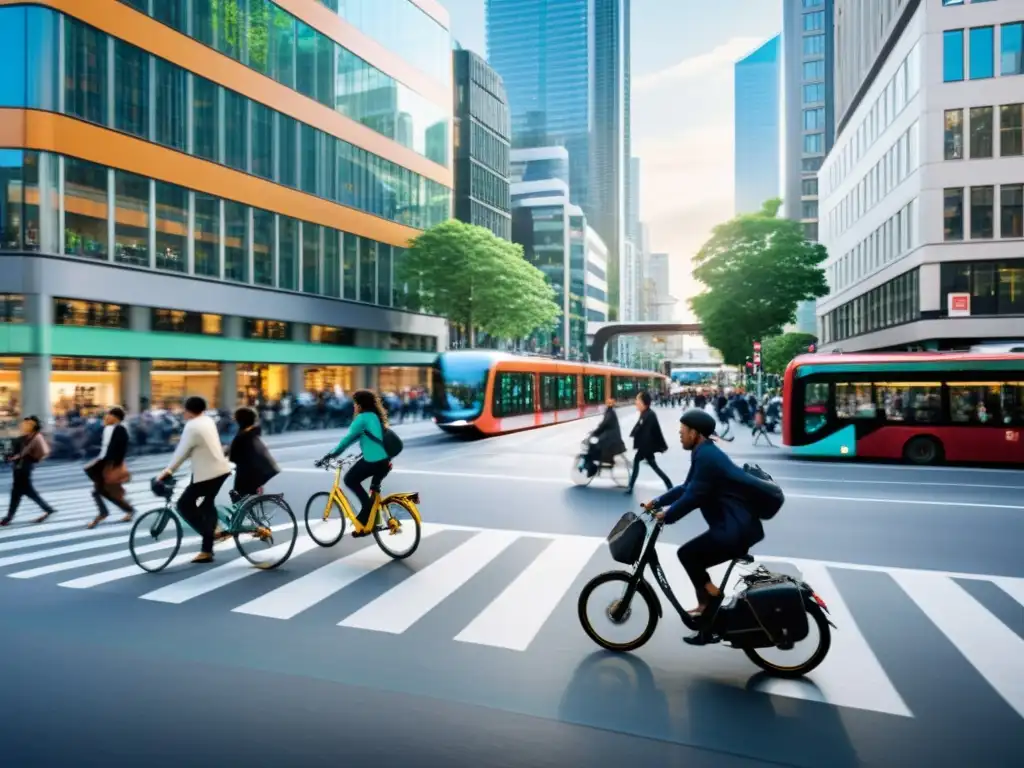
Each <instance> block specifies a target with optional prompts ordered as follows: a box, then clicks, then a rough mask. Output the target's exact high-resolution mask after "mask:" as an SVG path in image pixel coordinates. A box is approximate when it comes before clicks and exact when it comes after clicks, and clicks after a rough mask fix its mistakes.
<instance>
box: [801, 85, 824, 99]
mask: <svg viewBox="0 0 1024 768" xmlns="http://www.w3.org/2000/svg"><path fill="white" fill-rule="evenodd" d="M824 100H825V84H824V83H810V84H808V85H805V86H804V104H817V103H818V102H819V101H824Z"/></svg>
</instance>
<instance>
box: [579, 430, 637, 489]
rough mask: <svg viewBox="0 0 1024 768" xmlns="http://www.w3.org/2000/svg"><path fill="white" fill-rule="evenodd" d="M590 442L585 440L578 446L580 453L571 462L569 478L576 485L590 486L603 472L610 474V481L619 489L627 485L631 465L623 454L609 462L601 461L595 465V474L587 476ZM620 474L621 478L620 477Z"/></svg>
mask: <svg viewBox="0 0 1024 768" xmlns="http://www.w3.org/2000/svg"><path fill="white" fill-rule="evenodd" d="M590 440H591V438H587V439H586V440H584V441H583V443H582V444H581V445H580V452H579V454H577V456H576V459H575V460H574V461H573V465H572V470H571V474H570V477H571V478H572V481H573V482H574V483H575V484H576V485H590V484H591V483H592V482H593V481H594V478H595V477H600V476H601V475H603V474H604V473H605V472H610V473H611V476H612V481H613V482H614V483H615V484H616V485H617V486H619V487H620V488H625V487H626V486H627V485H628V484H629V476H630V474H632V472H633V463H632V462H631V461H630V460H629V458H628V457H627V456H626V454H624V453H620V454H619V455H618V456H615V457H614V458H613V459H612V460H611V461H601V462H599V463H598V465H597V473H596V474H594V475H588V474H587V453H588V452H589V450H590ZM620 473H621V476H620Z"/></svg>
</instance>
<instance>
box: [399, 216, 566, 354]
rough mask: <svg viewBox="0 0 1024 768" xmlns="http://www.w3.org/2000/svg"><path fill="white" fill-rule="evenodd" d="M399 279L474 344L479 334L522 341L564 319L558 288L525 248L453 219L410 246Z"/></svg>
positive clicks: (429, 309) (422, 302) (423, 303)
mask: <svg viewBox="0 0 1024 768" xmlns="http://www.w3.org/2000/svg"><path fill="white" fill-rule="evenodd" d="M398 279H399V280H400V281H402V282H406V283H408V284H412V285H418V286H419V292H420V301H421V304H422V306H423V309H424V310H426V311H428V312H432V313H434V314H438V315H441V316H442V317H446V318H448V320H449V322H451V323H453V324H454V325H456V326H458V327H460V328H463V329H465V330H466V331H467V332H468V334H469V337H470V342H471V343H472V341H473V338H474V334H475V331H483V332H484V333H486V334H488V335H489V336H492V337H495V338H499V339H518V338H523V337H525V336H528V335H529V334H531V333H533V332H534V331H535V330H537V329H538V328H542V327H546V326H550V325H551V324H552V323H553V322H555V320H557V319H558V317H559V316H560V315H561V309H560V308H559V306H558V305H557V304H556V303H555V301H554V295H555V294H554V290H553V289H552V288H551V286H550V285H548V283H547V281H546V280H545V279H544V273H543V272H541V271H540V270H539V269H537V268H536V267H534V266H533V265H532V264H530V263H529V262H527V261H526V260H525V259H524V258H523V249H522V247H521V246H519V245H516V244H514V243H510V242H508V241H507V240H502V239H500V238H498V237H495V236H494V234H493V233H492V232H491V231H490V230H488V229H484V228H483V227H476V226H473V225H471V224H465V223H463V222H461V221H456V220H455V219H450V220H448V221H445V222H442V223H441V224H438V225H436V226H434V227H432V228H431V229H428V230H427V231H426V232H424V233H423V234H421V235H419V236H417V237H416V238H415V239H414V240H413V241H412V242H411V243H410V244H409V250H408V251H407V252H406V255H405V258H404V259H403V260H402V262H401V265H400V268H399V275H398Z"/></svg>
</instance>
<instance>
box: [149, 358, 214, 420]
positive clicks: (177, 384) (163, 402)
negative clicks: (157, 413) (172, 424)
mask: <svg viewBox="0 0 1024 768" xmlns="http://www.w3.org/2000/svg"><path fill="white" fill-rule="evenodd" d="M150 394H151V399H150V403H151V405H152V406H153V407H154V408H163V409H166V410H177V409H178V408H179V407H180V406H181V405H182V404H183V403H184V402H185V400H186V398H189V397H192V396H196V395H197V396H199V397H201V398H203V399H204V400H206V402H207V404H208V405H209V407H211V408H218V407H220V402H219V396H220V365H219V364H218V363H199V362H184V361H179V360H154V361H153V370H152V373H151V375H150Z"/></svg>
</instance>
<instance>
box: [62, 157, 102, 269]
mask: <svg viewBox="0 0 1024 768" xmlns="http://www.w3.org/2000/svg"><path fill="white" fill-rule="evenodd" d="M107 248H108V239H107V169H106V168H104V167H103V166H100V165H94V164H93V163H88V162H86V161H85V160H79V159H78V158H75V157H66V158H64V252H65V253H67V254H69V255H71V256H84V257H86V258H90V259H106V258H107V253H108V251H107Z"/></svg>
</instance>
